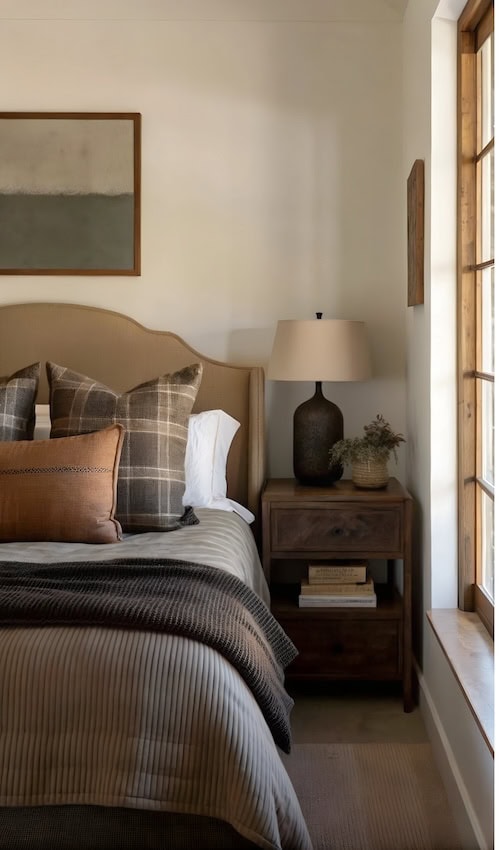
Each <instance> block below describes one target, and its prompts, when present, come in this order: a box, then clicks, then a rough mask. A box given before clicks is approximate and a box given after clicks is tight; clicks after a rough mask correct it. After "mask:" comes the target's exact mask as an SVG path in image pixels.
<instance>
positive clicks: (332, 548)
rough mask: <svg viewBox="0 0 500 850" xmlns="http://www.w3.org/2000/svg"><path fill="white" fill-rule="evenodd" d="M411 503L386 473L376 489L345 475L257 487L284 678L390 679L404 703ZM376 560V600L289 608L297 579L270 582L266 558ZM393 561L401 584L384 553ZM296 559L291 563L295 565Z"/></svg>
mask: <svg viewBox="0 0 500 850" xmlns="http://www.w3.org/2000/svg"><path fill="white" fill-rule="evenodd" d="M412 514H413V501H412V498H411V496H410V494H409V493H408V492H407V490H405V488H404V487H403V486H402V485H401V484H400V483H399V481H397V480H396V479H395V478H391V479H390V481H389V484H388V485H387V487H385V488H384V489H381V490H361V489H358V488H357V487H355V486H354V485H353V483H352V481H347V480H341V481H337V482H336V483H335V484H333V485H332V486H331V487H306V486H303V485H300V484H298V483H297V482H296V481H295V480H294V479H288V478H280V479H271V480H269V481H268V482H267V484H266V486H265V488H264V491H263V494H262V562H263V566H264V571H265V573H266V576H267V578H268V581H270V584H271V597H272V604H271V607H272V611H273V614H274V616H275V617H276V619H277V620H278V621H279V622H280V623H281V625H282V627H283V628H284V630H285V631H286V633H287V634H288V635H289V637H290V638H291V640H292V641H293V642H294V643H295V645H296V647H297V649H298V651H299V654H298V657H297V658H296V659H295V661H293V662H292V664H291V665H290V667H289V668H288V670H287V678H289V679H302V680H337V679H338V680H342V679H344V680H347V679H365V680H379V681H380V680H396V681H397V680H399V681H401V683H402V690H403V705H404V710H405V711H411V710H412V708H413V695H412V675H411V661H412V648H411V570H412V566H411V536H412ZM346 559H372V560H373V559H377V560H378V559H382V560H386V561H387V582H385V583H384V584H380V585H376V591H377V607H376V608H311V609H306V608H299V607H298V594H299V585H298V583H297V582H295V583H293V582H292V583H287V582H284V583H282V584H276V583H275V582H273V566H274V567H275V569H276V571H277V565H278V563H279V562H280V561H281V562H282V563H285V562H287V561H288V562H290V561H300V562H303V566H302V570H303V575H304V576H305V575H306V574H307V573H306V565H307V563H308V562H310V561H311V560H314V561H322V560H324V561H334V560H340V561H345V560H346ZM395 559H402V561H403V570H402V592H401V593H400V592H399V590H398V587H397V583H396V577H395V570H394V560H395ZM296 566H297V565H296Z"/></svg>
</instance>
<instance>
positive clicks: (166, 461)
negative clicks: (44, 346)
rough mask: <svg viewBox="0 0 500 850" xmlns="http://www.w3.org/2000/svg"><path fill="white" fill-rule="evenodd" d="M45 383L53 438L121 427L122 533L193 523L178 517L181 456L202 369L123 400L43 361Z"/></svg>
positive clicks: (168, 378)
mask: <svg viewBox="0 0 500 850" xmlns="http://www.w3.org/2000/svg"><path fill="white" fill-rule="evenodd" d="M47 377H48V380H49V386H50V418H51V422H52V427H51V431H50V436H51V437H68V436H71V435H75V434H86V433H89V432H90V431H98V430H100V429H102V428H105V427H106V426H107V425H109V424H111V423H113V422H119V423H120V424H121V425H124V427H125V429H126V433H125V440H124V443H123V449H122V454H121V461H120V468H119V471H118V498H117V509H116V518H117V520H118V521H119V522H120V523H121V526H122V528H123V530H124V531H172V530H174V529H176V528H180V527H181V525H183V524H186V522H191V523H192V522H193V517H192V515H191V516H189V515H188V516H187V517H186V519H185V520H184V517H183V514H184V508H183V505H182V496H183V494H184V489H185V474H184V456H185V453H186V445H187V434H188V420H189V414H190V413H191V409H192V407H193V404H194V401H195V398H196V394H197V392H198V388H199V386H200V383H201V377H202V365H201V363H196V364H194V365H192V366H187V367H186V368H185V369H181V370H180V371H179V372H174V373H172V374H167V375H162V376H161V377H159V378H155V379H154V380H152V381H147V382H146V383H144V384H140V385H139V386H137V387H134V388H133V389H131V390H128V391H127V392H125V393H123V394H121V395H120V394H119V393H116V392H114V391H113V390H111V389H109V387H106V386H104V385H103V384H100V383H98V382H97V381H94V380H93V379H92V378H88V377H86V376H85V375H80V374H79V373H78V372H73V371H72V370H71V369H66V368H65V367H64V366H58V365H56V364H55V363H47ZM194 522H196V519H194Z"/></svg>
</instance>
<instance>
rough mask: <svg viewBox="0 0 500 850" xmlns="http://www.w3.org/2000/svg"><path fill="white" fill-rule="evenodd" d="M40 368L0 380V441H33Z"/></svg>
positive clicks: (29, 369)
mask: <svg viewBox="0 0 500 850" xmlns="http://www.w3.org/2000/svg"><path fill="white" fill-rule="evenodd" d="M39 377H40V364H39V363H32V364H31V366H26V367H25V368H24V369H20V370H19V372H14V374H13V375H9V376H8V377H4V378H0V440H2V441H3V440H8V441H12V440H32V439H33V430H34V428H35V399H36V394H37V391H38V379H39Z"/></svg>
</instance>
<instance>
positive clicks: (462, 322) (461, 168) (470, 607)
mask: <svg viewBox="0 0 500 850" xmlns="http://www.w3.org/2000/svg"><path fill="white" fill-rule="evenodd" d="M492 31H493V2H492V0H469V2H468V3H467V4H466V6H465V8H464V11H463V12H462V15H461V16H460V19H459V21H458V89H457V95H458V206H459V209H458V228H457V231H458V234H457V236H458V240H457V241H458V244H457V258H458V263H457V266H458V298H457V310H458V335H457V338H458V468H459V488H458V491H459V492H458V517H459V522H458V528H459V542H458V552H459V589H458V604H459V608H461V609H463V610H465V611H476V612H477V614H478V615H479V617H480V618H481V620H482V621H483V623H484V624H485V626H486V628H487V629H488V631H489V632H490V634H492V635H493V620H494V616H493V615H494V611H493V605H492V603H491V600H490V598H489V596H488V595H487V594H486V593H484V591H483V590H482V589H481V588H480V587H479V585H478V584H477V582H476V563H477V553H478V547H479V544H480V529H478V519H477V518H478V514H477V512H476V510H477V501H478V495H477V494H478V488H479V485H478V479H477V465H476V464H477V452H478V450H479V449H480V447H479V446H478V445H477V438H476V434H477V429H476V423H477V417H478V408H477V380H478V373H477V360H476V358H477V352H476V338H477V336H476V328H477V325H476V321H477V318H478V304H477V289H478V286H477V275H478V274H480V273H481V269H480V268H478V264H477V253H476V245H477V238H478V229H477V228H478V214H477V207H476V200H477V192H476V162H477V89H476V82H477V80H476V54H477V50H478V49H479V47H480V46H481V44H482V43H483V42H484V41H485V39H486V38H487V37H488V35H489V34H490V33H491V32H492ZM479 266H481V264H479Z"/></svg>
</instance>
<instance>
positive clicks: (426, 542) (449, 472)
mask: <svg viewBox="0 0 500 850" xmlns="http://www.w3.org/2000/svg"><path fill="white" fill-rule="evenodd" d="M463 6H464V0H445V2H441V3H438V0H409V3H408V7H407V10H406V15H405V20H404V31H403V43H404V50H403V52H404V57H405V59H404V104H405V111H404V143H403V151H404V153H403V167H404V169H405V172H406V173H409V171H410V168H411V165H412V163H413V161H414V159H415V158H417V157H418V158H422V159H424V160H425V174H426V182H425V303H424V304H423V305H422V306H419V307H414V308H409V309H408V311H407V315H406V332H407V360H408V374H407V388H406V392H407V427H408V435H409V444H408V453H407V475H408V486H409V488H410V490H411V492H412V493H413V495H414V496H415V500H416V505H417V516H418V521H419V522H418V529H417V548H418V553H417V564H418V565H419V567H420V571H419V572H418V573H417V575H416V576H415V584H416V587H415V590H416V597H417V598H419V599H421V600H422V606H421V610H420V611H419V612H418V616H417V622H416V626H417V629H416V631H417V634H416V638H417V639H416V644H415V651H416V655H417V659H418V662H419V666H420V692H421V709H422V712H423V715H424V718H425V720H426V725H427V728H428V732H429V735H430V737H431V741H432V743H433V746H434V749H435V753H436V756H437V758H438V760H439V763H440V765H441V769H442V773H443V777H444V779H445V781H446V783H447V786H448V790H449V793H450V796H451V799H452V800H453V801H454V803H455V804H456V811H457V812H458V814H459V818H460V823H461V826H462V831H463V834H464V836H465V837H466V842H465V844H464V847H467V850H469V848H473V847H480V848H485V850H486V848H492V847H493V758H492V755H491V753H490V752H489V750H488V747H487V746H486V744H485V741H484V739H483V738H482V736H481V734H480V732H479V730H478V726H477V723H476V722H475V720H474V718H473V716H472V713H471V711H470V709H469V707H468V705H467V703H466V700H465V698H464V695H463V692H462V691H461V689H460V688H459V687H458V685H457V682H456V679H455V678H454V674H453V672H452V670H451V668H450V666H449V664H448V661H447V659H446V658H445V656H444V654H443V651H442V648H441V646H440V644H439V643H438V641H437V640H436V637H435V635H434V633H433V632H432V630H431V628H430V626H429V623H428V621H427V618H426V615H425V612H426V610H427V609H429V608H456V605H457V549H456V542H455V541H456V538H457V516H456V498H457V497H456V493H457V472H456V450H455V445H456V397H455V368H456V366H455V364H456V353H455V352H456V336H455V316H456V297H455V292H456V154H455V151H456V20H457V18H458V15H459V13H460V11H461V10H462V8H463Z"/></svg>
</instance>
